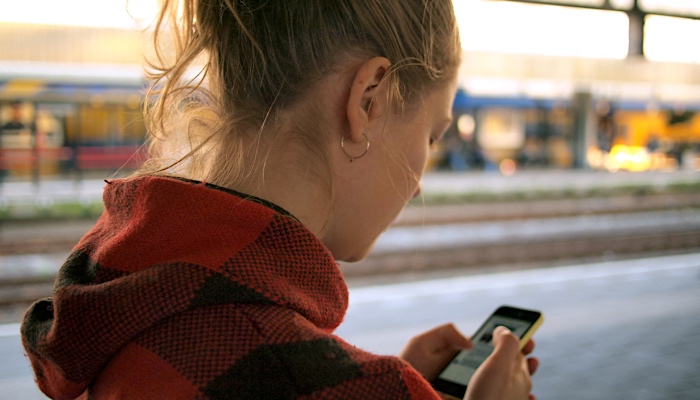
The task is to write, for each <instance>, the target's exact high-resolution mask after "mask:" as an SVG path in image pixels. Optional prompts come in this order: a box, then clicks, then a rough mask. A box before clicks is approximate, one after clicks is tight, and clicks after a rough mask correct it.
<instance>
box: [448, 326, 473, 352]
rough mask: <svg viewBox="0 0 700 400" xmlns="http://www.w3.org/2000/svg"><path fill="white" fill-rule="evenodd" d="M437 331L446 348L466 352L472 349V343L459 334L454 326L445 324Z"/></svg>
mask: <svg viewBox="0 0 700 400" xmlns="http://www.w3.org/2000/svg"><path fill="white" fill-rule="evenodd" d="M439 329H440V331H441V334H442V338H443V340H444V343H445V344H446V345H447V347H450V348H453V349H466V350H469V349H471V348H472V347H474V345H473V344H472V341H471V340H470V339H469V338H467V337H466V336H464V335H463V334H462V332H460V331H459V330H458V329H457V327H455V326H454V324H446V325H443V326H441V327H439Z"/></svg>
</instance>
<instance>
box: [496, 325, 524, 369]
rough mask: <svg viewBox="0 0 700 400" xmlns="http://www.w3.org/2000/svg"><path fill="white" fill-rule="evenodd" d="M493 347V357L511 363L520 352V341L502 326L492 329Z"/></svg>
mask: <svg viewBox="0 0 700 400" xmlns="http://www.w3.org/2000/svg"><path fill="white" fill-rule="evenodd" d="M493 346H494V350H493V357H494V358H496V359H498V360H500V361H511V360H513V359H514V358H515V357H516V356H517V355H518V353H519V352H520V340H519V339H518V337H517V336H515V334H513V332H511V331H510V329H508V328H506V327H504V326H498V327H496V329H494V331H493Z"/></svg>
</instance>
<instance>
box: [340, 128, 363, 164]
mask: <svg viewBox="0 0 700 400" xmlns="http://www.w3.org/2000/svg"><path fill="white" fill-rule="evenodd" d="M362 136H364V137H365V142H366V143H367V146H366V147H365V151H363V152H362V154H360V155H359V156H351V155H350V154H348V152H347V151H346V150H345V136H343V137H341V138H340V148H341V149H343V153H345V155H346V156H348V158H349V159H350V162H352V161H353V160H357V159H358V158H362V157H364V156H365V154H367V150H369V138H368V137H367V134H366V133H363V134H362Z"/></svg>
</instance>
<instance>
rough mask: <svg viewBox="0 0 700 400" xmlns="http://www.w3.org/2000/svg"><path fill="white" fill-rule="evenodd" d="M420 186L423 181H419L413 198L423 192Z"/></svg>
mask: <svg viewBox="0 0 700 400" xmlns="http://www.w3.org/2000/svg"><path fill="white" fill-rule="evenodd" d="M420 187H421V182H418V187H417V188H416V192H415V193H413V197H412V198H413V199H415V198H416V197H418V196H420V192H421V189H420Z"/></svg>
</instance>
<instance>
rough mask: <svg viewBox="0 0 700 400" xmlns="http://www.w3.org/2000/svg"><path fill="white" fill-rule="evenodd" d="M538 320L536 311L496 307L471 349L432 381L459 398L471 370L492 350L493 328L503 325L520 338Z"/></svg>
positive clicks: (439, 387)
mask: <svg viewBox="0 0 700 400" xmlns="http://www.w3.org/2000/svg"><path fill="white" fill-rule="evenodd" d="M539 322H541V314H540V313H539V312H536V311H529V310H521V309H516V308H512V307H501V308H499V309H498V310H496V312H494V313H493V314H492V315H491V316H490V317H489V318H488V319H487V320H486V322H484V324H483V325H482V326H481V327H480V328H479V330H477V331H476V333H475V334H474V336H473V337H472V343H473V344H474V347H473V348H472V349H471V350H462V351H460V352H459V353H458V354H457V355H456V356H455V357H454V358H453V359H452V361H451V362H450V363H449V364H448V365H447V366H446V367H445V369H443V371H442V372H441V373H440V375H439V376H438V379H437V380H436V381H435V382H434V383H433V385H434V386H435V389H437V390H438V391H441V392H443V393H446V394H449V395H452V396H455V397H457V398H460V399H461V398H462V397H463V396H464V393H465V392H466V390H467V384H468V383H469V380H470V379H471V378H472V376H473V375H474V372H476V370H477V368H479V366H480V365H481V363H482V362H483V361H484V360H485V359H486V358H488V356H489V355H491V352H493V349H494V346H493V331H494V329H496V327H498V326H505V327H506V328H508V329H510V330H511V332H513V333H514V334H515V335H516V336H518V337H520V338H523V337H524V336H525V335H526V334H528V333H529V331H530V330H531V329H532V328H533V326H535V325H537V324H539ZM535 328H536V326H535ZM528 336H529V335H528Z"/></svg>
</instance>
